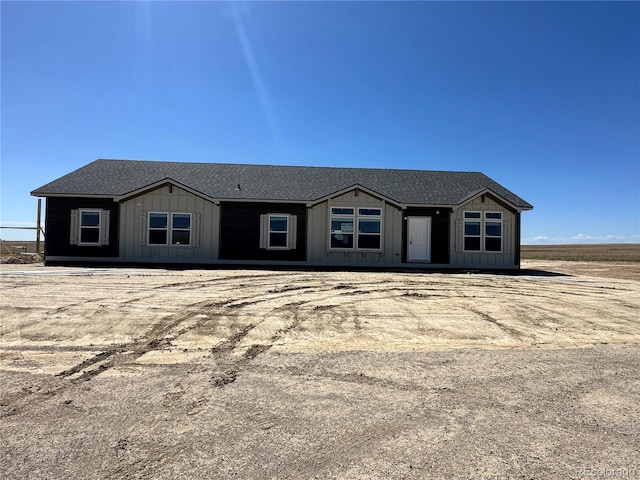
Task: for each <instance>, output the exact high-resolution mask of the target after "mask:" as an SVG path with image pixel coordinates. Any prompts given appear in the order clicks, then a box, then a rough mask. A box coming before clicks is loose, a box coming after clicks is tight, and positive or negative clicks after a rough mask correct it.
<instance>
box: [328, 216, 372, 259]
mask: <svg viewBox="0 0 640 480" xmlns="http://www.w3.org/2000/svg"><path fill="white" fill-rule="evenodd" d="M329 248H330V249H332V250H363V251H371V250H373V251H379V250H380V249H381V248H382V208H371V207H359V208H356V207H331V209H330V214H329Z"/></svg>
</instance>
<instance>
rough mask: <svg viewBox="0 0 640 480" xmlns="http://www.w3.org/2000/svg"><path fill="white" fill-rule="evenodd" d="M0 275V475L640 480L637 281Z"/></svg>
mask: <svg viewBox="0 0 640 480" xmlns="http://www.w3.org/2000/svg"><path fill="white" fill-rule="evenodd" d="M523 267H524V268H525V269H526V270H525V271H523V272H522V273H521V274H519V275H499V274H486V273H474V274H444V273H419V272H317V271H312V272H301V271H298V272H295V271H267V270H160V269H126V268H120V269H110V268H94V269H89V268H70V267H69V268H67V267H45V266H43V265H42V264H41V263H40V264H33V265H17V264H5V265H0V281H1V291H0V292H1V297H0V314H1V326H0V381H1V382H2V389H1V390H0V476H1V477H2V478H12V479H26V478H34V479H36V478H37V479H40V478H42V479H45V478H46V479H57V478H78V479H85V478H86V479H89V478H91V479H93V478H100V479H102V478H104V479H137V478H154V479H155V478H158V479H173V478H194V479H195V478H203V479H206V478H248V479H249V478H250V479H254V478H255V479H262V478H265V479H266V478H318V479H324V478H340V479H350V478H376V479H378V478H379V479H382V478H392V479H393V478H397V479H400V478H487V479H489V478H490V479H500V478H505V479H506V478H523V479H524V478H526V479H530V478H535V479H538V478H540V479H542V478H545V479H546V478H585V477H587V478H588V477H605V476H606V477H607V478H611V477H625V476H626V478H633V477H637V478H640V460H638V459H639V458H640V371H639V369H638V365H639V364H640V314H639V313H638V312H640V265H638V264H637V263H636V264H602V263H600V264H598V263H594V262H589V263H588V264H584V265H583V264H580V263H577V262H552V261H528V262H523Z"/></svg>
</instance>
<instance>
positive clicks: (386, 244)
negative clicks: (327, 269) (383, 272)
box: [307, 189, 403, 266]
mask: <svg viewBox="0 0 640 480" xmlns="http://www.w3.org/2000/svg"><path fill="white" fill-rule="evenodd" d="M331 207H353V208H356V209H357V208H359V207H360V208H362V207H371V208H380V209H382V238H381V247H382V248H381V250H380V251H364V250H353V251H342V250H332V249H331V248H330V240H329V222H330V220H329V218H330V208H331ZM307 215H308V217H307V261H308V262H309V263H312V264H325V265H354V266H360V265H361V266H368V265H371V266H381V265H399V264H400V263H401V262H402V221H403V220H402V211H401V210H400V209H398V208H397V207H395V206H393V205H390V204H389V203H387V202H385V201H384V200H382V199H380V198H377V197H375V196H373V195H370V194H368V193H366V192H363V191H362V190H355V189H354V190H351V191H349V192H346V193H343V194H341V195H338V196H336V197H333V198H331V199H329V200H327V201H325V202H322V203H319V204H317V205H314V206H312V207H310V208H309V209H308V210H307Z"/></svg>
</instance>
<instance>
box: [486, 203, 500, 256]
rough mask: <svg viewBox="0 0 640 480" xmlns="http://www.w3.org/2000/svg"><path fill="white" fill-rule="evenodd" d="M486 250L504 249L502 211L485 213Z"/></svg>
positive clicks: (498, 250)
mask: <svg viewBox="0 0 640 480" xmlns="http://www.w3.org/2000/svg"><path fill="white" fill-rule="evenodd" d="M484 251H485V252H501V251H502V212H485V213H484Z"/></svg>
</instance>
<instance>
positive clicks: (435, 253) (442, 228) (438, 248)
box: [402, 207, 451, 265]
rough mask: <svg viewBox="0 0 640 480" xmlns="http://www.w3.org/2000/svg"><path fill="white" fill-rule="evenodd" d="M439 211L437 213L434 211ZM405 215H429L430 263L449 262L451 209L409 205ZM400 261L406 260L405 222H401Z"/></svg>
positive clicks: (445, 263) (444, 263)
mask: <svg viewBox="0 0 640 480" xmlns="http://www.w3.org/2000/svg"><path fill="white" fill-rule="evenodd" d="M436 212H439V213H436ZM404 216H405V217H431V263H439V264H443V265H447V264H449V263H450V262H451V259H450V256H449V254H450V252H449V231H450V228H449V227H450V219H451V209H449V208H420V207H409V208H407V209H406V210H405V211H404ZM402 261H403V262H406V261H407V222H406V221H405V222H403V224H402Z"/></svg>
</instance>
